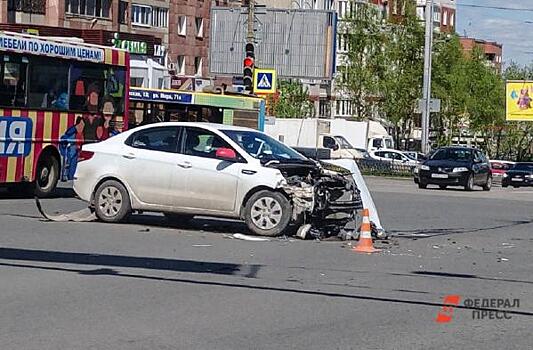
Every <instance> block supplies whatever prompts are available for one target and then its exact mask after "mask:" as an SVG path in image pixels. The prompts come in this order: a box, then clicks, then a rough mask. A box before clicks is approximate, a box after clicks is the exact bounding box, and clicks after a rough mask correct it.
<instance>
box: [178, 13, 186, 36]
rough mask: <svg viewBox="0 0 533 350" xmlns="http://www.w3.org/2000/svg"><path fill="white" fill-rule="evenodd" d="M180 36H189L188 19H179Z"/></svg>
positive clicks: (183, 17)
mask: <svg viewBox="0 0 533 350" xmlns="http://www.w3.org/2000/svg"><path fill="white" fill-rule="evenodd" d="M178 35H183V36H185V35H187V17H185V16H179V17H178Z"/></svg>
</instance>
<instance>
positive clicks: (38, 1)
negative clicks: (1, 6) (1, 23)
mask: <svg viewBox="0 0 533 350" xmlns="http://www.w3.org/2000/svg"><path fill="white" fill-rule="evenodd" d="M7 10H8V11H19V12H24V13H32V14H40V15H44V14H45V13H46V1H45V0H9V1H8V2H7Z"/></svg>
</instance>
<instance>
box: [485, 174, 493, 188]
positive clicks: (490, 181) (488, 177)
mask: <svg viewBox="0 0 533 350" xmlns="http://www.w3.org/2000/svg"><path fill="white" fill-rule="evenodd" d="M491 188H492V176H490V175H489V176H487V182H485V184H484V185H483V191H490V189H491Z"/></svg>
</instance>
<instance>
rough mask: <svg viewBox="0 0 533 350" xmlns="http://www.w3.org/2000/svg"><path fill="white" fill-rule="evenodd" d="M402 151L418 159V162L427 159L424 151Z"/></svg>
mask: <svg viewBox="0 0 533 350" xmlns="http://www.w3.org/2000/svg"><path fill="white" fill-rule="evenodd" d="M402 153H403V154H405V155H406V156H408V157H409V158H411V159H412V160H416V161H417V162H422V161H424V160H426V159H427V157H426V156H425V155H424V154H423V153H420V152H416V151H402Z"/></svg>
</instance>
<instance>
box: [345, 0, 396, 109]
mask: <svg viewBox="0 0 533 350" xmlns="http://www.w3.org/2000/svg"><path fill="white" fill-rule="evenodd" d="M351 8H352V11H351V12H349V13H348V14H347V16H346V17H345V18H344V19H343V21H341V22H340V24H339V37H338V39H337V40H338V42H339V45H338V46H339V47H340V48H341V50H346V49H347V52H346V53H345V54H342V55H341V60H342V65H341V66H340V69H339V72H338V73H339V78H338V79H337V83H338V86H339V87H340V89H341V94H344V95H345V96H346V97H348V98H349V99H350V100H351V102H352V106H353V110H354V117H356V118H357V119H366V118H371V117H372V114H373V104H372V101H373V100H375V99H376V97H377V98H379V94H380V80H381V79H383V75H384V72H385V68H386V67H385V66H384V62H385V60H384V50H383V47H384V45H385V44H386V43H387V41H388V40H389V39H388V37H387V36H388V33H387V32H386V31H385V30H384V29H385V27H384V26H383V25H382V20H381V13H380V12H379V10H378V9H377V8H376V7H375V6H372V5H370V4H367V3H360V2H352V3H351Z"/></svg>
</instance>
